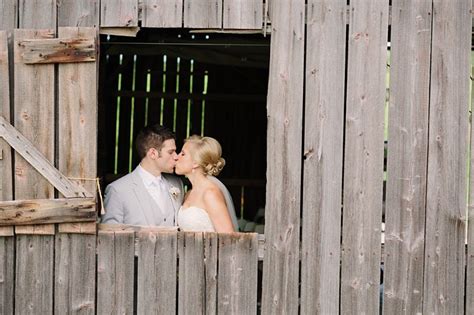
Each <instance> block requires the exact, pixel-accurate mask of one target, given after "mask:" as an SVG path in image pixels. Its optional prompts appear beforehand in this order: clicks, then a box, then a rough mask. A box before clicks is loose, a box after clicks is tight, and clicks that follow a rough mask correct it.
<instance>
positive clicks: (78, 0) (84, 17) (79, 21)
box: [57, 0, 99, 27]
mask: <svg viewBox="0 0 474 315" xmlns="http://www.w3.org/2000/svg"><path fill="white" fill-rule="evenodd" d="M57 5H58V26H59V27H62V26H77V27H98V26H99V1H97V0H61V1H59V2H58V3H57Z"/></svg>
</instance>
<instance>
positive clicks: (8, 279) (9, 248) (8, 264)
mask: <svg viewBox="0 0 474 315" xmlns="http://www.w3.org/2000/svg"><path fill="white" fill-rule="evenodd" d="M14 257H15V239H14V238H13V237H0V313H1V314H13V313H14V312H13V311H14V307H13V304H14V303H13V293H14V289H13V288H14V286H13V284H14V283H15V279H14V274H15V269H14V268H15V259H14Z"/></svg>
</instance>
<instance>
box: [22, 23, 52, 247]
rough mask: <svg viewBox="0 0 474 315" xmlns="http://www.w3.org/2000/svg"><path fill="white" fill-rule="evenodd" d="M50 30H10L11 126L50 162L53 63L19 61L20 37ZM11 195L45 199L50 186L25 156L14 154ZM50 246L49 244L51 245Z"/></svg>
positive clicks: (45, 34) (28, 228)
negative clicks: (12, 97)
mask: <svg viewBox="0 0 474 315" xmlns="http://www.w3.org/2000/svg"><path fill="white" fill-rule="evenodd" d="M53 37H54V32H53V31H51V30H15V31H14V47H13V48H14V65H15V71H14V72H15V76H14V102H15V107H14V116H15V120H14V123H15V128H16V129H17V130H18V131H19V132H20V133H22V134H23V135H24V136H25V137H26V138H27V139H28V140H30V141H31V142H32V143H34V144H35V146H36V148H37V149H38V150H39V151H40V152H41V153H42V154H43V155H44V156H45V157H46V158H47V159H48V160H50V161H51V162H52V161H54V128H52V127H51V126H54V65H53V64H48V65H26V64H24V63H23V62H22V58H21V54H22V47H21V46H19V45H18V42H19V41H20V40H22V39H47V38H53ZM14 158H15V175H14V184H15V198H16V199H17V200H19V199H47V198H53V197H54V188H53V186H52V185H51V184H49V182H48V181H47V180H46V179H45V178H44V177H43V176H41V175H40V174H39V173H38V172H37V171H36V170H35V169H34V168H33V167H32V166H31V165H30V164H29V163H28V162H27V161H26V160H25V159H23V158H22V157H21V156H20V155H19V154H18V153H15V157H14ZM16 230H17V231H18V232H19V233H25V232H26V231H29V232H34V230H38V231H40V230H44V231H49V233H50V234H51V233H52V234H54V225H51V224H45V225H41V226H36V227H31V226H22V227H16ZM51 246H52V244H51Z"/></svg>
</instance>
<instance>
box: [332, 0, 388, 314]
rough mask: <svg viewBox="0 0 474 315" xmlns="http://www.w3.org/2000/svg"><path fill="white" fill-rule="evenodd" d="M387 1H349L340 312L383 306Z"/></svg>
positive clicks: (373, 311) (373, 310)
mask: <svg viewBox="0 0 474 315" xmlns="http://www.w3.org/2000/svg"><path fill="white" fill-rule="evenodd" d="M387 29H388V1H378V0H370V1H366V0H355V1H351V4H350V23H349V43H348V44H349V55H348V58H349V59H348V78H347V100H346V106H347V107H346V122H345V123H346V131H345V132H346V136H345V156H344V197H343V205H344V210H343V233H342V246H343V251H342V253H343V254H342V267H341V294H342V296H341V312H342V313H343V314H349V313H351V314H360V313H367V314H375V313H377V312H378V311H379V282H380V255H381V247H380V238H381V231H380V230H381V222H382V186H383V162H384V103H385V94H386V91H385V77H386V58H387V34H388V32H387Z"/></svg>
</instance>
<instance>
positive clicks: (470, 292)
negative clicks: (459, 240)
mask: <svg viewBox="0 0 474 315" xmlns="http://www.w3.org/2000/svg"><path fill="white" fill-rule="evenodd" d="M473 66H474V65H473V64H472V63H471V76H472V73H473V70H474V67H473ZM473 87H474V84H473V80H472V79H471V91H472V88H473ZM472 104H474V93H471V106H472ZM471 148H474V129H473V128H471ZM470 158H471V159H470V162H469V163H470V164H469V166H470V168H471V170H473V169H474V168H473V167H474V150H471V155H470ZM469 187H470V189H469V204H468V208H467V211H468V224H467V228H468V230H467V258H466V314H474V224H473V222H474V172H472V171H471V173H470V178H469Z"/></svg>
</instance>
